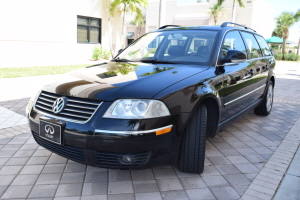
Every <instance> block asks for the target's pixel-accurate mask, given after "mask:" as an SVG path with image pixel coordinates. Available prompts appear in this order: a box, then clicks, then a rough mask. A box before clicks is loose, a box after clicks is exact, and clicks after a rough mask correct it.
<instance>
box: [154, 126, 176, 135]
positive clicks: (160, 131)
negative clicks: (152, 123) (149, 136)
mask: <svg viewBox="0 0 300 200" xmlns="http://www.w3.org/2000/svg"><path fill="white" fill-rule="evenodd" d="M171 130H172V127H169V128H165V129H162V130H159V131H155V133H156V135H162V134H165V133H169V132H170V131H171Z"/></svg>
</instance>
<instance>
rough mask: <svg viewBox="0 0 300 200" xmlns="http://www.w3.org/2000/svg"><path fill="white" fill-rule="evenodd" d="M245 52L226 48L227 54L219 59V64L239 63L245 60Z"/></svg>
mask: <svg viewBox="0 0 300 200" xmlns="http://www.w3.org/2000/svg"><path fill="white" fill-rule="evenodd" d="M246 57H247V56H246V54H245V53H244V52H242V51H238V50H228V52H227V56H226V57H225V58H222V59H220V62H221V64H224V63H241V62H245V61H246Z"/></svg>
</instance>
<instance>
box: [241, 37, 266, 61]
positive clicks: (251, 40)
mask: <svg viewBox="0 0 300 200" xmlns="http://www.w3.org/2000/svg"><path fill="white" fill-rule="evenodd" d="M241 34H242V36H243V38H244V39H245V42H246V44H247V48H248V59H252V58H259V57H262V54H261V50H260V47H259V45H258V43H257V41H256V39H255V37H254V36H253V35H252V34H251V33H246V32H243V31H242V32H241Z"/></svg>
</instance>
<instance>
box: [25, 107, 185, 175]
mask: <svg viewBox="0 0 300 200" xmlns="http://www.w3.org/2000/svg"><path fill="white" fill-rule="evenodd" d="M32 112H35V111H34V110H32V111H31V115H33V116H35V118H32V117H30V114H29V124H30V128H31V131H32V134H33V136H34V139H35V140H36V142H37V143H38V144H39V145H41V146H43V147H44V148H46V149H48V150H50V151H52V152H53V153H56V154H58V155H61V156H63V157H66V158H68V159H71V160H74V161H76V162H79V163H83V164H87V165H91V166H98V167H105V168H114V169H143V168H149V167H153V166H159V165H168V164H173V163H174V162H175V161H176V160H177V157H178V150H179V144H180V136H179V135H180V134H178V127H177V125H174V126H173V127H172V130H171V132H168V133H166V134H162V135H156V134H155V129H154V130H153V129H151V130H152V131H149V130H148V131H142V132H137V131H125V132H124V133H121V132H120V131H107V130H100V129H96V128H93V127H92V124H93V123H94V122H93V120H91V122H90V123H91V124H86V125H82V124H75V123H70V122H67V123H65V130H64V132H63V145H59V144H55V143H53V142H50V141H47V140H45V139H43V138H42V137H40V136H39V118H40V117H44V116H41V115H39V114H38V113H32ZM51 120H52V121H55V119H51ZM174 120H175V121H177V120H178V116H177V115H176V116H169V117H165V118H164V119H160V120H159V121H161V122H162V123H163V124H170V123H171V122H174ZM105 121H106V122H107V119H105ZM57 122H58V121H57ZM59 122H60V123H61V121H59ZM114 122H116V121H115V120H113V119H112V122H111V123H113V124H114ZM122 123H123V122H122ZM144 123H146V122H141V124H144ZM152 123H154V122H152ZM150 124H151V123H150ZM172 124H174V123H172ZM106 125H107V123H106ZM148 125H149V123H148ZM157 125H158V126H161V125H162V124H161V123H158V124H157ZM120 133H121V134H120ZM122 156H129V157H130V158H131V159H132V163H130V164H128V163H124V162H122Z"/></svg>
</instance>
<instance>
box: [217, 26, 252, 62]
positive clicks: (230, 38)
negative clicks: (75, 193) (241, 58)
mask: <svg viewBox="0 0 300 200" xmlns="http://www.w3.org/2000/svg"><path fill="white" fill-rule="evenodd" d="M228 50H238V51H242V52H244V53H245V54H247V51H246V48H245V45H244V42H243V39H242V37H241V35H240V33H239V32H238V31H230V32H228V33H227V34H226V36H225V39H224V41H223V44H222V49H221V51H222V52H221V57H222V56H223V57H226V55H227V52H228Z"/></svg>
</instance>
